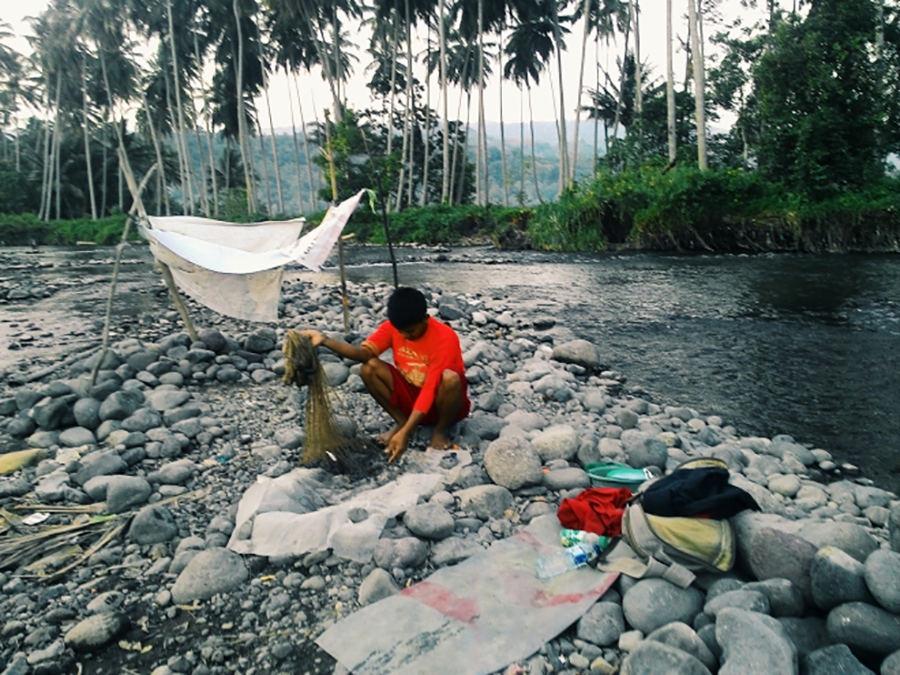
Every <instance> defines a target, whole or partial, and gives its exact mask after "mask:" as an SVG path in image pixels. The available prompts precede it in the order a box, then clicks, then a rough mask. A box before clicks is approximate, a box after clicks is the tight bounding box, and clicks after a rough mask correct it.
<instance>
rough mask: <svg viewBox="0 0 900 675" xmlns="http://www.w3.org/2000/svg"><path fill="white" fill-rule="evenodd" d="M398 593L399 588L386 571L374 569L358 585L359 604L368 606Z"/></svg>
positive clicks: (378, 568)
mask: <svg viewBox="0 0 900 675" xmlns="http://www.w3.org/2000/svg"><path fill="white" fill-rule="evenodd" d="M399 592H400V587H399V586H397V584H396V582H394V578H393V577H392V576H391V575H390V573H388V572H387V571H386V570H383V569H381V568H380V567H376V568H375V569H374V570H372V571H371V572H369V576H367V577H366V578H365V579H363V582H362V583H361V584H360V585H359V596H358V597H359V604H360V605H361V606H363V607H364V606H366V605H370V604H372V603H373V602H378V601H379V600H383V599H384V598H388V597H390V596H392V595H394V594H396V593H399Z"/></svg>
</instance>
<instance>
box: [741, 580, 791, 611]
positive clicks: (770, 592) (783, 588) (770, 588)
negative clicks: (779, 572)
mask: <svg viewBox="0 0 900 675" xmlns="http://www.w3.org/2000/svg"><path fill="white" fill-rule="evenodd" d="M744 590H745V591H759V592H760V593H762V594H763V595H765V596H766V598H768V600H769V614H771V615H772V616H774V617H779V616H803V610H804V608H805V607H806V603H805V602H804V601H803V594H802V593H801V592H800V589H799V588H797V587H796V586H795V585H794V584H792V583H791V582H790V581H788V580H787V579H766V580H765V581H753V582H751V583H749V584H746V585H745V586H744Z"/></svg>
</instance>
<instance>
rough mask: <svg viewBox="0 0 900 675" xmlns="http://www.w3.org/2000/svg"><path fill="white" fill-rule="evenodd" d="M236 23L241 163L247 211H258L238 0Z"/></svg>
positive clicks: (236, 69) (236, 66)
mask: <svg viewBox="0 0 900 675" xmlns="http://www.w3.org/2000/svg"><path fill="white" fill-rule="evenodd" d="M232 6H233V8H234V23H235V27H236V28H237V42H238V50H237V54H236V58H237V62H236V63H235V68H234V71H235V78H236V79H237V83H236V85H237V114H238V137H239V142H240V146H241V163H242V164H243V165H244V182H245V183H246V185H247V213H248V214H252V213H253V212H254V211H256V195H255V194H254V189H253V181H252V180H251V178H250V175H251V174H250V171H251V168H250V140H249V138H248V136H247V119H246V117H245V116H244V37H243V35H242V31H241V10H240V6H239V5H238V0H233V2H232Z"/></svg>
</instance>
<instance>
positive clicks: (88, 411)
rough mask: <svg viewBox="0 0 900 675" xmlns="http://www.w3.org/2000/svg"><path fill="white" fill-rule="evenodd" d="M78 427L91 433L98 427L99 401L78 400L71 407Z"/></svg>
mask: <svg viewBox="0 0 900 675" xmlns="http://www.w3.org/2000/svg"><path fill="white" fill-rule="evenodd" d="M72 413H73V414H74V415H75V421H76V422H77V423H78V426H81V427H84V428H85V429H90V430H91V431H93V430H94V429H96V428H97V427H99V426H100V401H98V400H97V399H95V398H80V399H78V400H77V401H75V405H74V406H73V407H72Z"/></svg>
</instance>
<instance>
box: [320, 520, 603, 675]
mask: <svg viewBox="0 0 900 675" xmlns="http://www.w3.org/2000/svg"><path fill="white" fill-rule="evenodd" d="M559 532H560V525H559V522H558V520H557V518H556V516H555V515H546V516H541V517H540V518H537V519H535V520H534V521H533V522H532V523H531V524H530V525H529V526H528V527H527V528H526V529H524V530H522V531H521V532H519V533H517V534H516V535H514V536H513V537H511V538H509V539H503V540H500V541H497V542H495V543H494V544H493V545H492V546H491V548H490V549H488V550H486V551H485V552H484V553H478V554H476V555H474V556H472V557H471V558H469V559H468V560H466V561H464V562H462V563H460V564H459V565H454V566H452V567H445V568H443V569H440V570H438V571H437V572H435V573H434V574H432V575H431V576H430V577H428V579H426V580H425V581H422V582H420V583H418V584H416V585H414V586H411V587H409V588H406V589H404V590H403V591H401V592H400V593H398V594H397V595H394V596H391V597H389V598H385V599H384V600H381V601H379V602H377V603H375V604H373V605H369V606H368V607H364V608H363V609H361V610H360V611H358V612H356V613H355V614H352V615H350V616H349V617H347V618H346V619H344V620H342V621H340V622H339V623H337V624H335V625H334V626H332V627H331V628H329V629H328V630H327V631H325V632H324V633H323V634H322V635H321V636H320V637H319V639H318V640H316V643H317V644H318V645H319V646H320V647H322V649H324V650H325V651H327V652H328V653H329V654H331V655H332V656H334V657H335V658H336V659H337V660H338V661H340V662H341V664H342V665H343V666H344V667H345V668H347V669H348V670H350V671H351V672H353V673H354V675H420V674H421V673H428V674H429V675H483V674H485V673H491V672H494V671H497V670H500V669H501V668H504V667H505V666H507V665H508V664H510V663H512V662H514V661H520V660H522V659H525V658H527V657H529V656H530V655H531V654H534V653H535V652H536V651H537V650H538V649H540V647H541V645H543V644H544V643H545V642H547V641H548V640H550V639H552V638H553V637H555V636H556V635H558V634H559V633H561V632H562V631H563V630H565V629H566V628H567V627H568V626H570V625H571V624H572V623H574V622H575V621H577V620H578V619H579V618H580V617H581V616H582V615H583V614H584V613H585V612H586V611H587V610H588V609H589V608H590V606H591V605H592V604H594V602H595V601H596V600H597V599H598V598H600V596H602V595H603V593H605V592H606V591H607V590H608V589H609V587H610V586H612V584H613V582H614V581H615V580H616V579H617V578H618V576H619V575H618V574H617V573H602V572H598V571H597V570H594V569H592V568H590V567H584V568H581V569H578V570H574V571H572V572H568V573H566V574H563V575H561V576H558V577H554V578H552V579H546V580H542V579H538V578H537V576H536V575H535V568H534V563H535V560H537V558H538V557H539V556H541V555H544V554H546V553H549V552H551V551H558V550H559V549H560V543H559Z"/></svg>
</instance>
